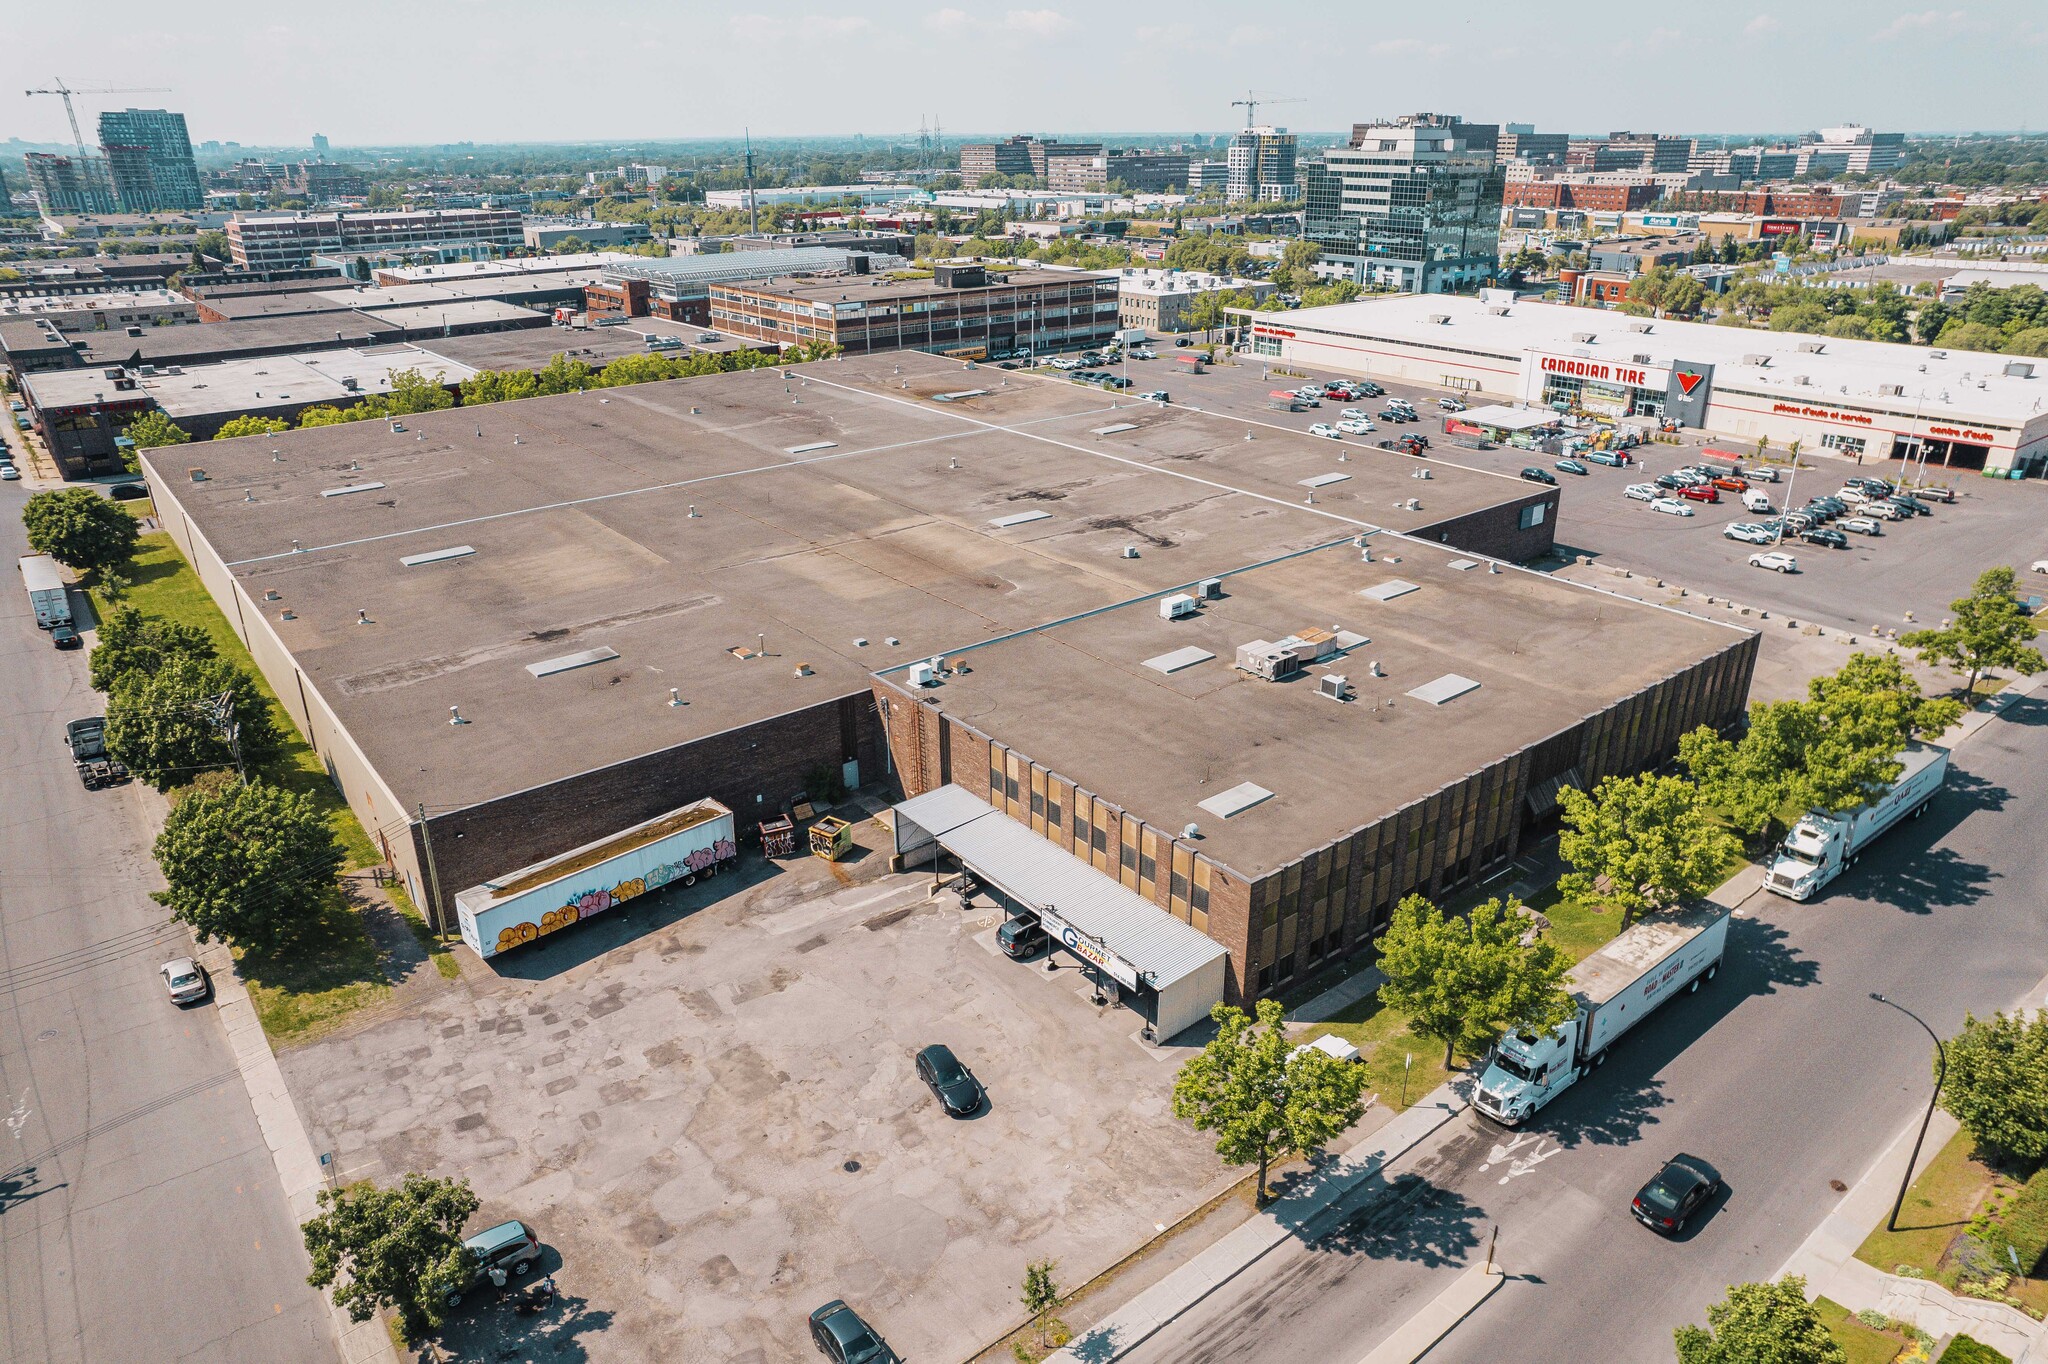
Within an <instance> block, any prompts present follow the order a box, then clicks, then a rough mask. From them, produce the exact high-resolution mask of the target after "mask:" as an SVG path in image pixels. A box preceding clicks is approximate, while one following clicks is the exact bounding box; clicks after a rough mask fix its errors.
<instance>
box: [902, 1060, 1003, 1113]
mask: <svg viewBox="0 0 2048 1364" xmlns="http://www.w3.org/2000/svg"><path fill="white" fill-rule="evenodd" d="M917 1078H918V1079H920V1080H922V1081H924V1082H925V1084H927V1085H929V1086H930V1087H931V1091H932V1093H933V1095H935V1096H936V1097H937V1098H938V1101H939V1106H940V1107H941V1108H944V1109H945V1110H946V1114H947V1116H949V1117H954V1118H965V1117H971V1116H972V1115H973V1114H974V1113H975V1112H976V1111H977V1110H979V1109H980V1108H981V1101H982V1100H983V1099H985V1098H986V1097H988V1096H987V1092H986V1091H985V1090H983V1089H982V1087H981V1081H979V1080H977V1079H975V1078H974V1072H973V1071H971V1070H969V1069H968V1068H967V1067H966V1066H963V1065H961V1064H960V1058H959V1057H957V1056H955V1055H953V1049H952V1048H951V1047H948V1046H945V1045H944V1044H940V1043H935V1044H933V1045H932V1046H929V1047H926V1048H925V1049H924V1050H923V1051H921V1052H919V1053H918V1054H917Z"/></svg>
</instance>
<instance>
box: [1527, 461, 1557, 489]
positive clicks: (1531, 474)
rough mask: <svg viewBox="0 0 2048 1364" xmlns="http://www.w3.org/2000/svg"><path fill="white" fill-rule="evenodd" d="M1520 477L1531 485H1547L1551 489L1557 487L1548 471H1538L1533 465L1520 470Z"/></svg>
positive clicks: (1554, 479)
mask: <svg viewBox="0 0 2048 1364" xmlns="http://www.w3.org/2000/svg"><path fill="white" fill-rule="evenodd" d="M1522 477H1523V478H1526V479H1528V480H1529V481H1530V482H1531V483H1548V484H1550V486H1552V487H1553V488H1554V487H1556V486H1557V479H1556V477H1555V476H1554V475H1552V473H1551V472H1550V471H1549V470H1548V469H1539V468H1537V467H1536V466H1535V465H1533V464H1532V465H1530V466H1529V467H1528V468H1526V469H1524V470H1522Z"/></svg>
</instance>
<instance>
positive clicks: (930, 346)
mask: <svg viewBox="0 0 2048 1364" xmlns="http://www.w3.org/2000/svg"><path fill="white" fill-rule="evenodd" d="M710 305H711V307H710V321H711V325H712V326H714V327H716V328H718V329H720V330H721V331H726V332H730V333H731V334H733V335H734V336H741V337H746V338H749V339H751V340H755V341H769V342H773V343H775V344H777V345H783V346H801V345H806V344H811V343H815V342H828V343H830V344H832V345H835V346H837V347H839V349H840V350H842V351H845V352H846V353H847V354H849V355H863V354H866V353H868V352H870V351H881V350H923V351H931V352H933V353H934V354H938V355H951V356H956V357H960V358H963V359H986V358H988V357H991V356H1003V355H1009V354H1011V353H1013V352H1016V351H1020V350H1021V351H1034V352H1035V351H1063V350H1073V349H1077V348H1080V347H1084V346H1096V345H1101V344H1103V343H1105V342H1107V341H1108V340H1109V339H1110V337H1111V336H1112V335H1113V334H1114V333H1115V331H1116V328H1117V280H1116V276H1114V275H1101V274H1091V273H1088V272H1086V271H1080V270H1059V269H1037V268H1020V269H1014V270H1004V269H994V268H990V267H988V266H983V265H958V264H955V265H939V266H937V267H935V268H934V270H933V272H932V273H931V274H930V275H924V274H923V273H922V272H916V273H910V272H896V273H893V274H887V275H875V274H869V273H867V270H866V260H865V258H860V259H858V260H856V262H855V263H854V266H853V269H852V270H850V271H848V272H847V273H844V274H825V275H791V276H785V277H778V278H775V279H765V280H761V281H759V282H755V283H738V284H714V285H712V286H711V297H710Z"/></svg>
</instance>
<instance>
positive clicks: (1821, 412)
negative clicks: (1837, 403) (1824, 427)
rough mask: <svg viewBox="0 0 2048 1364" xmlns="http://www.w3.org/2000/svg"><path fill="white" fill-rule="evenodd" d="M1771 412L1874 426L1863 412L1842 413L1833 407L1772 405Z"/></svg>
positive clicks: (1790, 404)
mask: <svg viewBox="0 0 2048 1364" xmlns="http://www.w3.org/2000/svg"><path fill="white" fill-rule="evenodd" d="M1771 411H1773V412H1782V413H1784V414H1786V415H1787V416H1792V417H1817V418H1819V419H1820V420H1821V421H1826V422H1853V423H1855V424H1856V425H1858V426H1873V425H1875V424H1876V423H1874V422H1873V421H1872V420H1871V419H1870V418H1869V416H1867V415H1866V414H1864V413H1862V412H1841V411H1837V410H1836V409H1834V408H1832V407H1805V406H1802V405H1801V404H1799V403H1772V404H1771Z"/></svg>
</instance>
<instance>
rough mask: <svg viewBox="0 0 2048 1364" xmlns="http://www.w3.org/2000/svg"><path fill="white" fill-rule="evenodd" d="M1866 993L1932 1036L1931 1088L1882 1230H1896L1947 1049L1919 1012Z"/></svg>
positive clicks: (1942, 1074) (1936, 1095)
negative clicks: (1932, 1082)
mask: <svg viewBox="0 0 2048 1364" xmlns="http://www.w3.org/2000/svg"><path fill="white" fill-rule="evenodd" d="M1870 997H1871V998H1872V999H1874V1000H1876V1001H1877V1002H1878V1003H1880V1004H1888V1005H1890V1006H1891V1007H1892V1008H1894V1009H1897V1010H1898V1011H1899V1012H1900V1013H1902V1014H1904V1015H1905V1016H1906V1017H1908V1018H1910V1019H1912V1020H1913V1021H1914V1022H1915V1023H1918V1024H1919V1025H1920V1027H1921V1029H1922V1030H1923V1031H1924V1032H1926V1034H1927V1035H1928V1037H1930V1038H1933V1041H1934V1092H1933V1093H1932V1094H1929V1095H1928V1096H1927V1112H1926V1114H1925V1115H1924V1116H1923V1117H1922V1118H1921V1119H1920V1135H1919V1136H1917V1137H1915V1138H1913V1154H1912V1156H1911V1157H1910V1158H1908V1159H1907V1161H1906V1172H1905V1173H1904V1174H1903V1175H1901V1176H1899V1196H1898V1197H1897V1198H1895V1199H1893V1200H1892V1215H1891V1218H1890V1220H1888V1221H1887V1222H1886V1223H1885V1224H1884V1226H1885V1230H1886V1231H1897V1230H1898V1229H1899V1209H1900V1208H1902V1207H1904V1206H1905V1205H1906V1189H1907V1188H1908V1187H1909V1186H1910V1185H1911V1184H1912V1182H1913V1167H1914V1166H1916V1165H1918V1164H1919V1163H1920V1143H1922V1142H1924V1141H1926V1140H1927V1124H1929V1123H1931V1122H1933V1121H1934V1101H1935V1100H1936V1099H1938V1098H1940V1097H1941V1082H1942V1081H1943V1080H1946V1079H1947V1078H1948V1049H1947V1048H1946V1047H1944V1046H1942V1045H1941V1039H1940V1038H1939V1037H1937V1036H1935V1032H1934V1029H1932V1028H1930V1027H1928V1026H1927V1020H1926V1019H1924V1018H1922V1017H1921V1016H1920V1015H1919V1014H1916V1013H1914V1012H1913V1011H1912V1010H1911V1009H1909V1008H1907V1007H1906V1006H1905V1005H1903V1004H1901V1003H1899V1002H1898V1001H1897V1000H1895V999H1886V998H1885V997H1884V996H1883V995H1881V994H1879V993H1878V992H1877V991H1875V990H1872V991H1871V992H1870Z"/></svg>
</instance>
